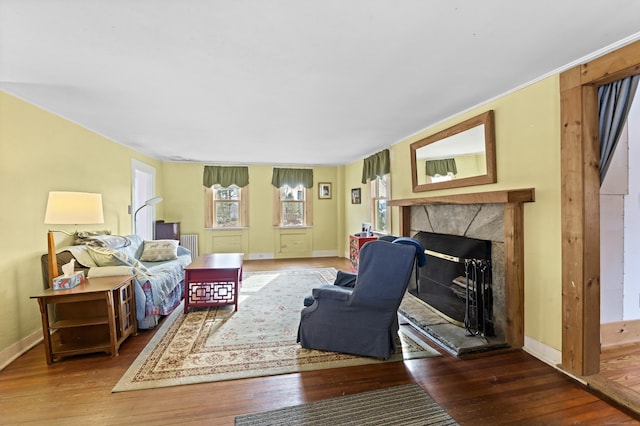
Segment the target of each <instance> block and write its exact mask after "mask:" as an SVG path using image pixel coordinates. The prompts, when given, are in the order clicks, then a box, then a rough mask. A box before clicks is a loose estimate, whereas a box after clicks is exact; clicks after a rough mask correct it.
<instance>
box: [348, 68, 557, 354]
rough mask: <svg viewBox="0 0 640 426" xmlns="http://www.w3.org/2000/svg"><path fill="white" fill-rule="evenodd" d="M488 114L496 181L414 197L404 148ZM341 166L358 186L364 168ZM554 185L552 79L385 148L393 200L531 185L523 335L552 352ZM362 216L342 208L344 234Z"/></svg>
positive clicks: (407, 152) (395, 229)
mask: <svg viewBox="0 0 640 426" xmlns="http://www.w3.org/2000/svg"><path fill="white" fill-rule="evenodd" d="M489 109H493V110H495V130H496V161H497V176H498V181H497V183H496V184H491V185H481V186H473V187H466V188H457V189H451V190H441V191H429V192H422V193H416V194H414V193H413V192H412V186H411V168H410V149H409V146H410V144H411V143H412V142H415V141H417V140H420V139H422V138H424V137H426V136H429V135H431V134H433V133H436V132H438V131H440V130H443V129H446V128H447V127H450V126H452V125H454V124H457V123H459V122H461V121H463V120H465V119H467V118H470V117H473V116H475V115H477V114H480V113H482V112H485V111H487V110H489ZM345 169H346V172H345V175H346V179H345V180H346V182H345V189H346V188H349V187H352V186H353V187H355V186H358V185H360V183H359V182H360V176H359V174H358V172H359V171H361V170H362V162H361V161H358V162H355V163H353V164H350V165H348V166H346V168H345ZM560 185H561V183H560V97H559V78H558V76H557V75H556V76H552V77H549V78H547V79H545V80H543V81H541V82H538V83H536V84H533V85H531V86H529V87H526V88H524V89H521V90H518V91H517V92H515V93H512V94H509V95H506V96H504V97H502V98H499V99H497V100H495V101H492V102H490V103H487V104H486V105H483V106H481V107H479V108H476V109H474V110H472V111H469V112H467V113H464V114H461V115H459V116H457V117H455V118H454V119H452V120H448V121H447V122H445V123H441V124H439V125H437V126H434V127H432V128H429V129H427V130H425V131H423V132H420V133H419V134H417V135H415V136H414V137H412V138H410V139H407V140H405V141H402V142H400V143H398V144H395V145H394V146H392V147H391V186H392V198H393V199H404V198H419V197H428V196H432V195H442V194H454V193H469V192H478V191H493V190H500V189H517V188H529V187H533V188H535V191H536V201H535V202H534V203H527V204H525V209H524V210H525V220H524V221H525V231H524V232H525V237H524V244H525V335H527V336H529V337H531V338H533V339H535V340H537V341H539V342H541V343H544V344H545V345H548V346H550V347H552V348H555V349H558V350H560V348H561V337H562V336H561V325H562V312H561V287H562V283H561V278H562V277H561V272H562V271H561V239H560V232H561V227H560ZM366 193H367V194H368V192H366ZM363 197H364V193H363ZM368 217H369V216H368V210H366V209H365V208H363V207H362V206H348V207H347V209H346V214H345V221H346V228H347V231H346V232H347V233H348V232H349V231H351V232H354V230H356V229H357V228H358V225H359V223H360V222H362V221H365V220H368ZM392 224H393V226H392V233H394V234H397V233H398V230H399V226H398V212H397V209H396V208H394V209H393V211H392ZM344 238H347V236H346V235H345V237H344Z"/></svg>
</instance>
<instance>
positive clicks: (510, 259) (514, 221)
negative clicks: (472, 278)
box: [504, 203, 524, 348]
mask: <svg viewBox="0 0 640 426" xmlns="http://www.w3.org/2000/svg"><path fill="white" fill-rule="evenodd" d="M504 299H505V322H506V329H505V340H506V341H507V343H509V345H511V347H513V348H521V347H523V346H524V207H523V205H522V203H508V204H505V206H504Z"/></svg>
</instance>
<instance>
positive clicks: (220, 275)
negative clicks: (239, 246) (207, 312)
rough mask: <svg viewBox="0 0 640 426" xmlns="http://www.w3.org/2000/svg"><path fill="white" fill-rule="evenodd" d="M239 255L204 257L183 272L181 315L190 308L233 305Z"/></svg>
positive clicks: (235, 303)
mask: <svg viewBox="0 0 640 426" xmlns="http://www.w3.org/2000/svg"><path fill="white" fill-rule="evenodd" d="M243 257H244V255H243V254H242V253H214V254H203V255H201V256H198V257H197V258H196V260H194V261H193V262H191V264H190V265H189V266H187V267H186V268H184V313H185V314H186V313H187V312H188V311H189V308H191V307H202V306H220V305H235V310H236V311H237V310H238V292H239V291H240V281H242V259H243Z"/></svg>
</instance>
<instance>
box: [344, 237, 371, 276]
mask: <svg viewBox="0 0 640 426" xmlns="http://www.w3.org/2000/svg"><path fill="white" fill-rule="evenodd" d="M377 239H378V237H360V236H358V235H349V260H351V272H358V263H359V262H360V249H361V248H362V246H363V245H364V244H365V243H368V242H369V241H374V240H377Z"/></svg>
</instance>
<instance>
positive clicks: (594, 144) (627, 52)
mask: <svg viewBox="0 0 640 426" xmlns="http://www.w3.org/2000/svg"><path fill="white" fill-rule="evenodd" d="M638 73H640V41H636V42H634V43H631V44H629V45H627V46H624V47H621V48H619V49H617V50H615V51H613V52H610V53H608V54H606V55H603V56H601V57H598V58H596V59H593V60H591V61H589V62H587V63H584V64H581V65H578V66H576V67H574V68H571V69H569V70H567V71H565V72H563V73H561V74H560V111H561V113H560V118H561V125H562V128H561V136H560V143H561V182H562V188H561V198H562V206H561V208H562V214H561V215H562V368H563V369H564V370H566V371H568V372H570V373H572V374H577V375H582V376H586V375H590V374H595V373H597V372H598V371H599V369H600V203H599V199H600V197H599V194H600V176H599V161H600V149H599V141H598V99H597V95H598V87H599V86H602V85H603V84H607V83H610V82H612V81H616V80H620V79H622V78H625V77H628V76H631V75H634V74H638Z"/></svg>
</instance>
